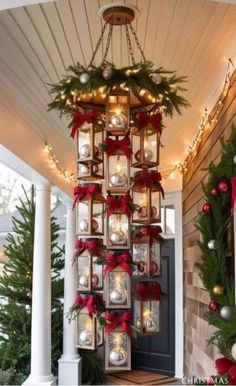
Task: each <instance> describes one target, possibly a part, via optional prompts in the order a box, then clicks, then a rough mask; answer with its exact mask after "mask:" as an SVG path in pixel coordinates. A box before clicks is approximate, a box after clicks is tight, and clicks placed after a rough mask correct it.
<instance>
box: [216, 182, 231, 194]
mask: <svg viewBox="0 0 236 386" xmlns="http://www.w3.org/2000/svg"><path fill="white" fill-rule="evenodd" d="M218 189H219V191H220V192H222V193H226V192H227V191H228V189H229V186H228V182H227V181H220V182H219V184H218Z"/></svg>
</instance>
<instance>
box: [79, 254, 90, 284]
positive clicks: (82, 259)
mask: <svg viewBox="0 0 236 386" xmlns="http://www.w3.org/2000/svg"><path fill="white" fill-rule="evenodd" d="M89 262H90V258H89V256H88V255H81V256H79V257H78V283H77V288H78V290H80V291H88V290H89V271H90V269H89V268H90V267H89Z"/></svg>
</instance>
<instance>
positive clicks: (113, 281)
mask: <svg viewBox="0 0 236 386" xmlns="http://www.w3.org/2000/svg"><path fill="white" fill-rule="evenodd" d="M105 259H106V260H107V265H106V267H105V269H104V273H105V278H104V300H105V304H106V307H107V308H113V309H121V308H130V307H131V275H132V269H131V268H130V266H129V263H130V262H131V261H132V257H131V255H130V253H129V252H125V253H123V254H114V253H111V252H110V253H108V254H107V255H106V256H105Z"/></svg>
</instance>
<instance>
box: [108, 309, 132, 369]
mask: <svg viewBox="0 0 236 386" xmlns="http://www.w3.org/2000/svg"><path fill="white" fill-rule="evenodd" d="M106 315H108V317H107V318H109V319H110V320H113V321H115V322H116V325H117V327H116V328H115V329H112V328H111V327H110V326H109V325H108V326H107V327H106V328H105V370H131V337H130V335H129V334H128V332H129V330H127V331H125V330H124V329H122V328H121V327H120V323H121V322H119V320H122V318H124V319H125V318H126V315H127V318H128V317H129V316H130V318H132V314H131V313H130V312H126V313H124V314H122V315H114V314H111V313H106ZM106 320H107V319H106ZM126 325H127V326H128V322H126V321H124V322H123V327H124V326H126Z"/></svg>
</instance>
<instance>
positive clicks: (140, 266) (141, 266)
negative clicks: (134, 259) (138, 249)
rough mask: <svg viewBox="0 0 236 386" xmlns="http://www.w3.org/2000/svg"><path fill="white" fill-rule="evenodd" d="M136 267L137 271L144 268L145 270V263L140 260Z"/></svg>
mask: <svg viewBox="0 0 236 386" xmlns="http://www.w3.org/2000/svg"><path fill="white" fill-rule="evenodd" d="M137 268H138V271H139V272H141V273H143V272H144V271H145V270H146V263H145V262H144V261H142V260H141V261H140V262H139V263H138V264H137Z"/></svg>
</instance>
